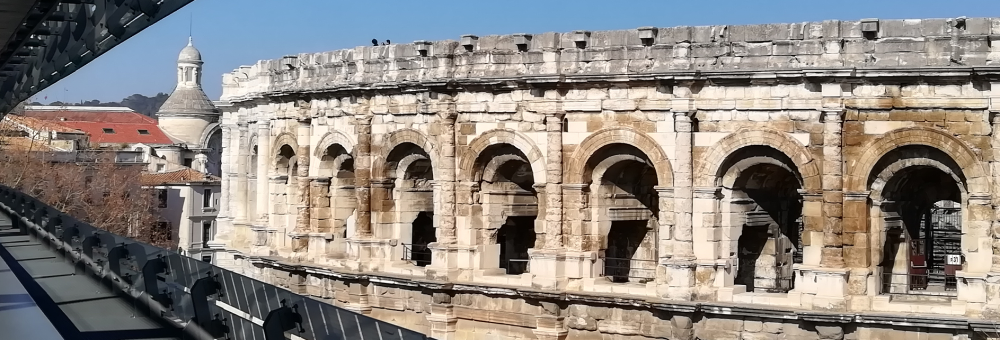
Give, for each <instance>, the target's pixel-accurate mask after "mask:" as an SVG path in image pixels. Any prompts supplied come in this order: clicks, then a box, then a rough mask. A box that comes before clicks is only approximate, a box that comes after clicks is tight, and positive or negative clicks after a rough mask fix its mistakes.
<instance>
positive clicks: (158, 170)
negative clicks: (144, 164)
mask: <svg viewBox="0 0 1000 340" xmlns="http://www.w3.org/2000/svg"><path fill="white" fill-rule="evenodd" d="M166 167H167V166H166V165H164V164H157V165H156V172H163V170H164V168H166Z"/></svg>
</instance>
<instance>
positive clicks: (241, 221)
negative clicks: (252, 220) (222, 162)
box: [233, 122, 250, 225]
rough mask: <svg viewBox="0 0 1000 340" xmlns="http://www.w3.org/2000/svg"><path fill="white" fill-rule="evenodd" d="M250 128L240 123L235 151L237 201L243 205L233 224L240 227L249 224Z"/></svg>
mask: <svg viewBox="0 0 1000 340" xmlns="http://www.w3.org/2000/svg"><path fill="white" fill-rule="evenodd" d="M249 131H250V130H249V127H248V126H247V123H246V122H240V123H239V140H238V141H237V148H236V150H233V153H235V154H236V197H235V199H236V201H237V202H240V203H241V204H237V205H236V216H235V220H234V221H233V223H235V224H238V225H245V224H246V223H247V205H246V202H247V173H248V171H247V169H248V168H249V166H248V164H247V163H249V162H250V156H249V153H248V152H247V148H248V146H247V145H248V144H249V143H250V142H249V140H250V132H249Z"/></svg>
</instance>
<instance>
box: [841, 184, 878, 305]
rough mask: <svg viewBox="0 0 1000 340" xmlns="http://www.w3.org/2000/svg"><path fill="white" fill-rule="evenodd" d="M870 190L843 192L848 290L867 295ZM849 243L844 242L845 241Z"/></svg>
mask: <svg viewBox="0 0 1000 340" xmlns="http://www.w3.org/2000/svg"><path fill="white" fill-rule="evenodd" d="M869 194H870V193H869V192H845V193H844V220H843V225H844V235H843V239H844V244H845V245H844V265H845V266H846V267H847V268H849V269H850V276H849V277H848V283H847V293H848V294H850V295H854V296H861V295H867V293H868V277H870V276H871V274H872V271H871V269H869V268H870V266H871V246H872V245H871V244H870V240H871V234H869V233H868V223H869V221H870V219H871V217H870V216H869V212H870V211H869V206H868V195H869ZM848 243H849V244H850V245H847V244H848Z"/></svg>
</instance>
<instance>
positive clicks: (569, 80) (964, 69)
mask: <svg viewBox="0 0 1000 340" xmlns="http://www.w3.org/2000/svg"><path fill="white" fill-rule="evenodd" d="M761 75H773V76H774V79H775V80H785V81H789V80H794V81H803V80H808V79H841V80H842V81H847V82H851V81H861V80H862V79H878V78H898V77H922V78H968V77H973V76H985V77H1000V66H960V67H947V68H942V67H897V68H857V67H848V68H843V67H837V68H796V69H786V70H781V71H774V70H704V71H702V70H699V71H687V70H681V71H663V72H649V73H643V74H634V73H622V74H564V75H559V76H555V77H552V76H536V75H524V76H518V77H477V78H452V79H449V80H448V82H440V81H434V80H417V81H401V82H368V83H362V82H358V83H352V84H339V85H335V84H327V85H323V86H319V87H316V86H313V87H309V86H295V87H288V88H268V89H263V90H261V91H253V92H248V93H243V94H238V95H232V96H230V97H227V99H226V100H227V101H230V102H233V103H239V102H253V101H255V100H257V99H264V98H269V97H283V96H290V95H298V94H311V93H324V94H327V95H328V94H330V93H337V92H344V93H350V92H357V91H384V90H400V91H420V90H428V89H433V88H442V87H449V88H452V89H453V88H455V87H458V88H461V87H463V86H470V87H476V88H479V89H482V88H483V87H486V88H492V89H508V90H510V89H522V88H528V87H529V86H530V85H538V84H566V85H571V84H574V83H629V82H662V81H679V82H687V81H702V80H703V81H711V82H718V83H739V84H750V83H751V82H759V80H760V76H761ZM345 95H346V94H345ZM284 118H288V119H291V118H295V117H277V118H275V119H284Z"/></svg>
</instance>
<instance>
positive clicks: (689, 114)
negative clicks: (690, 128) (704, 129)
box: [672, 110, 694, 122]
mask: <svg viewBox="0 0 1000 340" xmlns="http://www.w3.org/2000/svg"><path fill="white" fill-rule="evenodd" d="M672 112H673V113H674V121H675V122H690V121H691V118H694V111H676V110H674V111H672Z"/></svg>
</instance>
